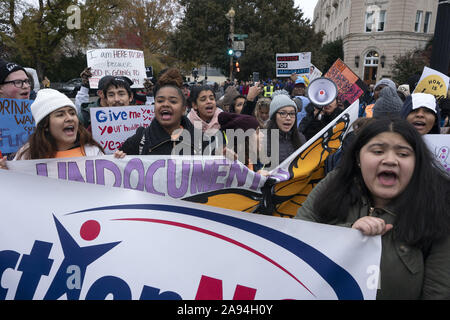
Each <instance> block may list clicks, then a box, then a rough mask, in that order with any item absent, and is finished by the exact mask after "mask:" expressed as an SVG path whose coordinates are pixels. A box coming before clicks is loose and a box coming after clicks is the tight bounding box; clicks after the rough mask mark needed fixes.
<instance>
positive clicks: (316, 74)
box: [309, 64, 322, 82]
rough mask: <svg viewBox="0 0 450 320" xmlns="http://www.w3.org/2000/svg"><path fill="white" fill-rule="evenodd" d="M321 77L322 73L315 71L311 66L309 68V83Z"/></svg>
mask: <svg viewBox="0 0 450 320" xmlns="http://www.w3.org/2000/svg"><path fill="white" fill-rule="evenodd" d="M321 76H322V71H320V70H319V69H317V67H316V66H315V65H313V64H311V66H310V67H309V81H310V82H311V81H313V80H314V79H317V78H320V77H321Z"/></svg>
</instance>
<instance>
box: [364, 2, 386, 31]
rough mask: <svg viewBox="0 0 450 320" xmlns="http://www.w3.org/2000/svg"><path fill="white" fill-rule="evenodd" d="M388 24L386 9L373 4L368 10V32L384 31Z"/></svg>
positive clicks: (366, 28) (366, 29)
mask: <svg viewBox="0 0 450 320" xmlns="http://www.w3.org/2000/svg"><path fill="white" fill-rule="evenodd" d="M385 25H386V10H379V7H376V8H374V6H371V7H369V8H367V11H366V27H365V31H366V32H372V31H384V28H385Z"/></svg>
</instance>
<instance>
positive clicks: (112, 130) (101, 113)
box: [90, 105, 155, 154]
mask: <svg viewBox="0 0 450 320" xmlns="http://www.w3.org/2000/svg"><path fill="white" fill-rule="evenodd" d="M90 113H91V122H92V136H93V137H94V139H95V140H96V141H97V142H98V143H100V144H101V145H102V147H103V149H105V153H106V154H112V153H114V152H115V151H116V150H117V149H119V148H120V147H121V146H122V144H123V143H124V142H125V140H126V139H127V138H129V137H131V136H132V135H133V134H134V133H135V132H136V129H137V128H139V127H144V128H146V127H148V126H149V125H150V123H151V122H152V120H153V117H154V116H155V109H154V106H153V105H150V106H149V105H139V106H127V107H102V108H91V109H90Z"/></svg>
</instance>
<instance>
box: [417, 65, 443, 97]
mask: <svg viewBox="0 0 450 320" xmlns="http://www.w3.org/2000/svg"><path fill="white" fill-rule="evenodd" d="M448 86H449V77H448V76H446V75H445V74H443V73H441V72H439V71H436V70H434V69H431V68H428V67H425V68H424V69H423V72H422V76H421V77H420V79H419V82H418V83H417V86H416V88H415V89H414V92H413V93H419V92H421V93H429V94H432V95H433V96H435V98H436V100H440V99H444V98H446V97H447V90H448Z"/></svg>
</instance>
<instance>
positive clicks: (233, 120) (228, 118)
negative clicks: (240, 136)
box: [219, 112, 259, 131]
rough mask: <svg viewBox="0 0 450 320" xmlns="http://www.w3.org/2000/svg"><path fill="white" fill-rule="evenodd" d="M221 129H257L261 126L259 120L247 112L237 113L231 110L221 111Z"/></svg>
mask: <svg viewBox="0 0 450 320" xmlns="http://www.w3.org/2000/svg"><path fill="white" fill-rule="evenodd" d="M219 123H220V129H221V130H226V129H234V130H236V129H242V130H244V131H245V130H248V129H255V130H256V129H257V128H258V127H259V122H258V120H257V119H256V118H255V117H253V116H250V115H247V114H237V113H231V112H221V113H220V114H219Z"/></svg>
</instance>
